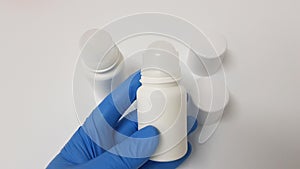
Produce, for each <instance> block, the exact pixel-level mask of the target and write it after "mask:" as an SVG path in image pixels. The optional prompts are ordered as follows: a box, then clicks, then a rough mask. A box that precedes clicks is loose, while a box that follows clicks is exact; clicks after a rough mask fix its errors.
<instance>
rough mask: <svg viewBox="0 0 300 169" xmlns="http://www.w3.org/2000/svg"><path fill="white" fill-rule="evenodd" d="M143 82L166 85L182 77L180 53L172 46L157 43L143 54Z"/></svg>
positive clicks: (161, 42)
mask: <svg viewBox="0 0 300 169" xmlns="http://www.w3.org/2000/svg"><path fill="white" fill-rule="evenodd" d="M141 73H142V79H141V81H142V82H150V81H151V83H165V82H169V81H174V80H178V79H179V78H180V77H181V72H180V66H179V59H178V53H177V51H176V50H175V48H174V47H173V45H172V44H170V43H168V42H166V41H156V42H153V43H152V44H150V45H149V47H148V49H147V50H146V51H145V52H144V54H143V67H142V72H141Z"/></svg>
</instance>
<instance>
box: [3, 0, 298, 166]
mask: <svg viewBox="0 0 300 169" xmlns="http://www.w3.org/2000/svg"><path fill="white" fill-rule="evenodd" d="M153 11H156V12H165V13H170V14H174V15H177V16H180V17H183V18H185V19H187V20H189V21H190V22H192V23H194V24H195V25H196V26H198V27H201V26H202V25H205V26H206V27H211V28H213V29H216V30H218V31H219V32H222V33H223V34H224V35H225V37H226V38H227V40H228V44H229V50H230V51H229V54H228V56H227V58H226V60H225V69H226V73H227V80H228V86H229V89H230V91H231V103H230V105H229V107H228V108H227V110H226V112H225V113H226V114H225V116H224V118H223V120H222V123H221V124H220V126H219V128H218V130H217V132H216V133H215V135H214V136H213V138H212V139H210V140H209V142H207V143H206V144H204V145H197V144H195V143H194V152H193V154H192V157H191V158H190V159H188V160H187V161H186V162H185V164H184V165H183V166H182V168H190V169H196V168H204V169H220V168H222V169H232V168H243V169H253V168H256V169H266V168H268V169H281V168H286V169H298V168H300V145H299V143H300V122H299V121H300V106H299V100H300V88H299V86H300V32H299V30H300V2H299V1H298V0H285V1H284V0H281V1H279V0H264V1H261V0H224V1H219V2H218V1H215V0H210V1H190V2H189V1H181V2H174V1H171V0H168V1H163V2H161V1H158V0H152V1H148V2H142V1H138V0H136V1H109V2H108V1H102V2H101V1H90V2H86V1H77V0H75V1H64V2H61V1H58V0H53V1H46V0H42V1H37V0H28V1H18V0H11V1H3V0H2V1H0V21H1V23H0V56H1V61H0V77H1V85H0V86H1V87H0V102H1V104H0V105H1V106H0V112H1V123H0V132H1V144H0V149H1V153H0V159H1V160H0V166H1V168H7V169H17V168H24V169H27V168H28V169H33V168H45V167H46V165H47V163H48V162H49V161H50V160H51V159H52V158H53V157H54V156H55V155H56V154H57V153H58V152H59V150H60V148H61V147H62V146H63V145H64V143H65V142H66V141H67V140H68V139H69V137H70V136H71V135H72V133H73V132H74V131H75V130H76V129H77V128H78V122H77V120H76V115H75V113H74V112H75V109H74V106H73V97H72V78H73V70H74V66H75V63H76V58H77V56H78V54H79V50H78V40H79V38H80V36H81V34H82V33H83V32H84V31H85V30H87V29H90V28H97V27H101V26H103V25H104V24H106V23H108V22H110V21H111V20H113V19H116V18H118V17H122V16H124V15H129V14H132V13H137V12H153ZM174 29H176V28H174Z"/></svg>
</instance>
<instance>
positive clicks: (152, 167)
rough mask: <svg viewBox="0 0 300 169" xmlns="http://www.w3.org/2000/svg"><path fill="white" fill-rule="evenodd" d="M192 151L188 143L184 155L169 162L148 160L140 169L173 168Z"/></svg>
mask: <svg viewBox="0 0 300 169" xmlns="http://www.w3.org/2000/svg"><path fill="white" fill-rule="evenodd" d="M191 153H192V145H191V144H190V143H188V151H187V153H186V154H185V156H184V157H182V158H181V159H179V160H176V161H171V162H155V161H151V160H149V161H148V162H147V163H146V164H144V165H143V166H142V167H141V168H140V169H162V168H163V169H175V168H177V167H178V166H180V165H181V164H182V163H183V162H184V161H185V160H186V159H187V158H188V157H189V156H190V155H191Z"/></svg>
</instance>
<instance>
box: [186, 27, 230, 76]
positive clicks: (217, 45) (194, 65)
mask: <svg viewBox="0 0 300 169" xmlns="http://www.w3.org/2000/svg"><path fill="white" fill-rule="evenodd" d="M205 36H206V38H207V39H205V40H202V41H205V42H202V41H200V40H199V41H197V42H195V43H193V44H191V49H190V51H189V55H188V58H187V64H188V66H189V67H190V69H191V70H192V71H193V73H195V74H197V75H200V76H208V75H212V74H214V73H216V72H217V71H218V70H219V68H220V66H221V65H222V61H223V58H224V55H225V52H226V50H227V42H226V40H225V38H224V37H223V36H222V35H220V34H217V33H215V32H211V31H205ZM206 43H209V45H207V44H206ZM204 44H205V45H204ZM204 46H205V47H204Z"/></svg>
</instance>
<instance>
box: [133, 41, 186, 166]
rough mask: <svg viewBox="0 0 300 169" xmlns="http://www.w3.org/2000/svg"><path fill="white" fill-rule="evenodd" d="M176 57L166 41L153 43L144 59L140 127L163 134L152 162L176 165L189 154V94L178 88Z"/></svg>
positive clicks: (178, 74) (138, 95)
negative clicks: (149, 128)
mask: <svg viewBox="0 0 300 169" xmlns="http://www.w3.org/2000/svg"><path fill="white" fill-rule="evenodd" d="M177 55H178V54H177V52H176V50H175V49H174V47H173V46H172V45H171V44H169V43H167V42H164V41H157V42H154V43H152V44H151V45H150V46H149V49H148V50H147V51H146V52H145V54H144V55H143V67H142V71H141V74H142V76H141V83H142V86H141V87H140V88H139V89H138V92H137V111H138V124H139V129H141V128H144V127H145V126H148V125H152V126H155V127H156V128H157V129H158V130H159V131H160V142H159V146H158V148H157V150H156V152H155V153H154V155H153V156H152V157H151V160H153V161H160V162H167V161H174V160H177V159H180V158H182V157H183V156H184V155H185V154H186V152H187V103H186V102H187V94H186V91H185V89H184V88H183V87H182V86H181V85H179V84H178V82H179V80H180V77H181V73H180V67H179V59H178V56H177Z"/></svg>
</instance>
